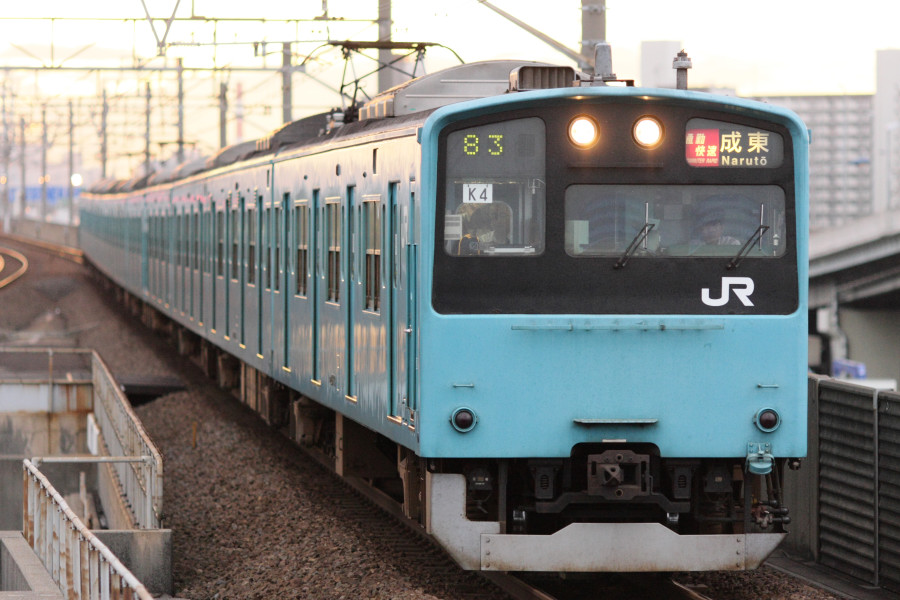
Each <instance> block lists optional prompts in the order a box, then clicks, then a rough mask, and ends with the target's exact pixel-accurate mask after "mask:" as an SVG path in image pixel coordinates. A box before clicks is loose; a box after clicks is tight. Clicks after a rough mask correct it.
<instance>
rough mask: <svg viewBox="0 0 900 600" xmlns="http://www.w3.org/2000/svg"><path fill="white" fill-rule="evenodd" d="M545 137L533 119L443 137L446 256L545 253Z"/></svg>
mask: <svg viewBox="0 0 900 600" xmlns="http://www.w3.org/2000/svg"><path fill="white" fill-rule="evenodd" d="M545 137H546V135H545V127H544V122H543V121H542V120H541V119H538V118H527V119H514V120H511V121H504V122H500V123H491V124H488V125H480V126H475V127H467V128H464V129H461V130H458V131H454V132H451V133H450V134H448V135H447V138H446V143H445V146H444V148H445V150H444V158H445V161H446V173H447V179H446V181H447V183H446V187H445V190H444V191H445V203H444V238H443V239H444V251H445V252H446V253H447V254H449V255H451V256H476V255H477V256H485V257H491V256H535V255H539V254H541V253H542V252H543V251H544V212H545V209H544V206H545V190H546V184H545V182H546V175H545V170H546V165H545V162H546V161H545V152H544V148H545Z"/></svg>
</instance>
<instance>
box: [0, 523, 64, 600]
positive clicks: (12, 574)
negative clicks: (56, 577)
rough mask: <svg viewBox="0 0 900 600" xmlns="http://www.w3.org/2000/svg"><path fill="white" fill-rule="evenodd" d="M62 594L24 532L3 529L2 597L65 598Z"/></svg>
mask: <svg viewBox="0 0 900 600" xmlns="http://www.w3.org/2000/svg"><path fill="white" fill-rule="evenodd" d="M4 592H12V593H9V594H7V593H4ZM27 592H30V593H27ZM62 597H63V596H62V593H60V591H59V588H58V587H56V584H55V583H54V582H53V579H52V578H51V577H50V574H49V573H47V570H46V569H45V568H44V565H43V564H41V559H40V558H38V556H37V554H35V553H34V550H32V549H31V547H30V546H29V545H28V542H26V541H25V538H23V537H22V532H21V531H0V600H3V598H10V599H12V598H16V600H38V599H40V600H62Z"/></svg>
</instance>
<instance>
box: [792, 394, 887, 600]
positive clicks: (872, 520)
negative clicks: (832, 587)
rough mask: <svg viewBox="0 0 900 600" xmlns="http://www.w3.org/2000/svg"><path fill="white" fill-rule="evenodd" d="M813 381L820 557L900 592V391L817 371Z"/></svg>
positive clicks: (813, 446)
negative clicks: (888, 390)
mask: <svg viewBox="0 0 900 600" xmlns="http://www.w3.org/2000/svg"><path fill="white" fill-rule="evenodd" d="M809 389H810V395H809V401H810V416H811V422H810V450H811V452H810V456H811V457H812V456H814V455H815V453H816V452H817V453H818V477H817V480H818V489H817V490H815V491H814V493H816V494H817V502H816V505H817V507H818V508H817V511H816V513H817V517H818V518H817V523H815V524H814V525H815V526H817V534H816V535H813V536H812V537H811V539H813V540H815V539H816V538H817V540H818V541H817V548H815V550H816V551H817V555H816V557H817V559H818V561H819V563H821V564H822V565H825V566H827V567H829V568H831V569H834V570H835V571H838V572H841V573H844V574H846V575H850V576H852V577H855V578H857V579H861V580H863V581H865V582H867V583H869V584H871V585H875V586H880V587H883V588H886V589H889V590H892V591H897V592H900V394H898V393H896V392H886V391H876V390H874V389H872V388H869V387H863V386H860V385H854V384H852V383H850V382H847V381H842V380H836V379H830V378H825V377H817V376H813V377H810V388H809ZM810 466H811V467H814V466H815V465H810ZM811 492H812V490H811Z"/></svg>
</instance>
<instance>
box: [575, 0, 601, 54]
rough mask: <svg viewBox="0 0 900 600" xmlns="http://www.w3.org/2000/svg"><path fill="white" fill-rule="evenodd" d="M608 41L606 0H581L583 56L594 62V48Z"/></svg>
mask: <svg viewBox="0 0 900 600" xmlns="http://www.w3.org/2000/svg"><path fill="white" fill-rule="evenodd" d="M605 41H606V0H581V56H582V58H583V60H584V61H585V62H586V63H587V64H589V65H593V64H594V48H596V47H597V44H599V43H600V42H605Z"/></svg>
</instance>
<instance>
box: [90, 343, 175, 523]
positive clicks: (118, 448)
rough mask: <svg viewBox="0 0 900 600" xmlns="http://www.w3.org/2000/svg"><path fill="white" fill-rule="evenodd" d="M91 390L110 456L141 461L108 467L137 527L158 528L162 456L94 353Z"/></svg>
mask: <svg viewBox="0 0 900 600" xmlns="http://www.w3.org/2000/svg"><path fill="white" fill-rule="evenodd" d="M93 387H94V418H95V419H96V422H97V426H98V427H99V430H100V433H101V434H102V439H103V441H104V442H105V443H106V450H107V452H108V454H109V456H111V457H135V458H138V457H139V458H141V459H142V460H130V461H117V462H111V463H110V468H111V469H113V470H114V471H115V473H116V476H117V477H118V480H119V484H120V485H121V487H122V492H123V493H124V495H125V498H127V499H128V502H129V503H130V504H131V510H132V512H133V514H134V518H135V522H136V524H137V526H138V527H140V528H141V529H157V528H159V527H160V515H161V514H162V502H163V461H162V455H161V454H160V453H159V450H157V449H156V446H154V445H153V442H151V441H150V436H148V435H147V432H146V431H145V430H144V426H143V424H141V421H140V420H139V419H138V417H137V415H135V414H134V411H133V410H132V408H131V404H129V403H128V401H127V399H126V398H125V394H124V393H123V392H122V390H121V389H120V388H119V386H118V385H117V384H116V383H115V380H114V379H113V378H112V375H110V373H109V369H108V368H107V367H106V364H105V363H104V362H103V361H102V360H101V359H100V357H99V356H98V355H97V354H94V368H93ZM95 454H96V452H95Z"/></svg>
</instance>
